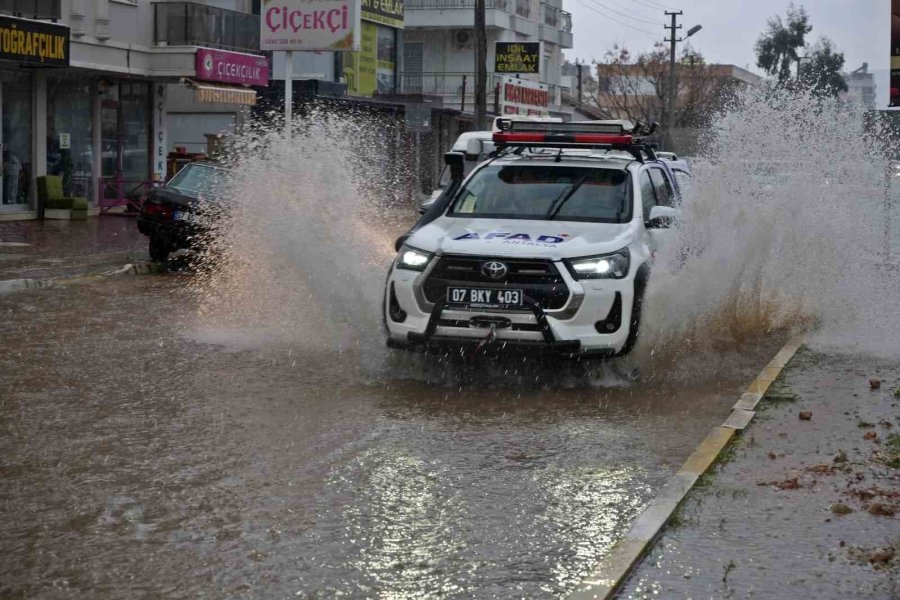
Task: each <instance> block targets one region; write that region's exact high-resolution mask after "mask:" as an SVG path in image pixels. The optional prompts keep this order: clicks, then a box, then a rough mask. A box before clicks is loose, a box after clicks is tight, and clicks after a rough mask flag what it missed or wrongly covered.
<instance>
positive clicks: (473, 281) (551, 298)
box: [423, 256, 569, 310]
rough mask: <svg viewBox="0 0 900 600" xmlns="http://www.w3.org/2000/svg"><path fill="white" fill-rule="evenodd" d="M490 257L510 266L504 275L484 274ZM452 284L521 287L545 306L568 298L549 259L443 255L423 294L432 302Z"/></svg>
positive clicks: (556, 305) (548, 307)
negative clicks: (484, 265) (482, 268)
mask: <svg viewBox="0 0 900 600" xmlns="http://www.w3.org/2000/svg"><path fill="white" fill-rule="evenodd" d="M490 261H498V262H502V263H503V264H505V265H506V266H507V267H508V268H509V272H508V273H507V275H506V277H504V278H503V279H500V280H494V279H491V278H489V277H487V276H485V275H483V274H482V272H481V267H482V265H483V264H484V263H485V262H490ZM451 285H456V286H472V287H481V288H506V287H512V288H519V289H523V290H525V296H526V297H527V298H531V299H532V300H534V301H535V302H536V303H537V304H538V306H540V307H541V308H543V309H545V310H555V309H559V308H562V307H563V306H565V304H566V301H567V300H568V299H569V289H568V287H566V283H565V281H563V278H562V276H560V274H559V271H558V270H557V269H556V266H555V265H554V264H553V262H551V261H549V260H522V259H507V258H491V257H479V256H442V257H441V258H440V259H439V260H438V263H437V264H436V265H435V267H434V269H432V270H431V273H430V274H429V275H428V279H427V280H426V281H425V285H424V286H423V292H424V293H425V298H426V299H427V300H428V301H429V302H431V303H434V302H437V301H438V300H441V299H443V298H445V297H446V295H447V286H451Z"/></svg>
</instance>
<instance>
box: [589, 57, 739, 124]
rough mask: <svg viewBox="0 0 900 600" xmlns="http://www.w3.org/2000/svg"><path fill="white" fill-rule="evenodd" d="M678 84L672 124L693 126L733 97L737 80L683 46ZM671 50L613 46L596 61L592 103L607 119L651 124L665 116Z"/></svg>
mask: <svg viewBox="0 0 900 600" xmlns="http://www.w3.org/2000/svg"><path fill="white" fill-rule="evenodd" d="M679 63H680V64H679V67H678V72H677V78H676V83H675V87H676V89H675V97H676V103H675V105H676V109H675V119H674V125H675V127H676V128H678V127H694V126H698V125H702V124H703V121H704V119H705V118H706V117H707V116H708V115H709V114H710V113H712V112H713V111H714V110H715V109H716V108H718V107H719V106H720V105H721V103H722V102H723V101H725V100H726V99H727V98H728V97H730V92H731V91H732V88H731V86H732V85H733V83H734V82H733V81H732V80H729V79H728V78H727V77H726V76H724V74H723V73H722V72H721V69H720V68H719V67H716V66H715V65H707V64H706V62H705V61H704V59H703V56H702V55H701V54H700V53H698V52H696V51H694V50H692V49H691V48H690V46H688V45H685V46H684V47H683V48H682V49H681V56H680V60H679ZM668 75H669V50H668V48H667V47H666V46H665V45H663V44H662V43H657V44H656V45H655V46H654V47H653V50H651V51H650V52H643V53H640V54H637V55H632V54H631V52H630V51H629V50H628V48H626V47H624V46H622V47H620V46H618V45H616V46H613V48H612V49H611V50H609V51H608V52H606V54H605V55H604V58H603V61H602V62H600V63H597V86H598V87H597V92H596V94H595V95H594V104H595V105H596V107H597V109H598V110H599V112H600V114H601V116H602V118H605V119H628V120H629V121H632V122H634V121H641V122H644V123H652V122H654V121H660V120H662V116H663V112H664V110H665V106H666V98H667V96H668V85H669V80H668Z"/></svg>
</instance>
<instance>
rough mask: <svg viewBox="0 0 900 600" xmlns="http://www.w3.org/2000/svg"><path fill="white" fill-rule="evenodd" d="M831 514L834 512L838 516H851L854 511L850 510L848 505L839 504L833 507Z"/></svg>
mask: <svg viewBox="0 0 900 600" xmlns="http://www.w3.org/2000/svg"><path fill="white" fill-rule="evenodd" d="M831 512H833V513H834V514H836V515H849V514H850V513H852V512H853V509H852V508H850V507H849V506H847V505H846V504H843V503H841V502H837V503H835V504H832V505H831Z"/></svg>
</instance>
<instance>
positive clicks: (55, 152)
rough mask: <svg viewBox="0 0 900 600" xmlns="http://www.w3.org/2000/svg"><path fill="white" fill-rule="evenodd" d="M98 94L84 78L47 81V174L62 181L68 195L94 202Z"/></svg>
mask: <svg viewBox="0 0 900 600" xmlns="http://www.w3.org/2000/svg"><path fill="white" fill-rule="evenodd" d="M95 90H96V83H95V82H94V81H93V80H90V79H86V78H83V77H82V78H63V77H50V78H48V80H47V173H48V174H49V175H58V176H59V177H60V178H62V183H63V191H64V193H65V194H66V195H69V196H82V197H84V198H87V199H88V200H91V201H93V200H94V199H95V197H94V184H93V176H94V175H93V164H94V142H93V131H94V93H95Z"/></svg>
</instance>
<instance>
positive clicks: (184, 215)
mask: <svg viewBox="0 0 900 600" xmlns="http://www.w3.org/2000/svg"><path fill="white" fill-rule="evenodd" d="M172 218H173V219H174V220H176V221H184V222H186V223H194V224H196V225H203V226H209V225H211V224H212V219H210V218H209V217H208V216H206V215H198V214H195V213H193V212H190V211H186V210H176V211H174V212H173V213H172Z"/></svg>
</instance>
